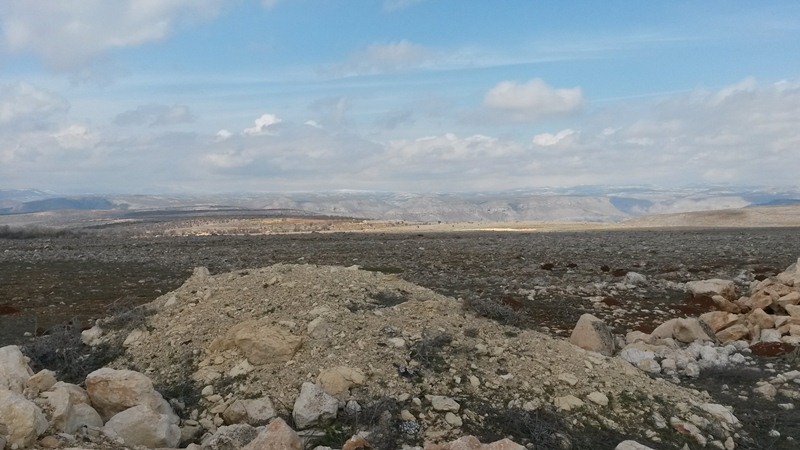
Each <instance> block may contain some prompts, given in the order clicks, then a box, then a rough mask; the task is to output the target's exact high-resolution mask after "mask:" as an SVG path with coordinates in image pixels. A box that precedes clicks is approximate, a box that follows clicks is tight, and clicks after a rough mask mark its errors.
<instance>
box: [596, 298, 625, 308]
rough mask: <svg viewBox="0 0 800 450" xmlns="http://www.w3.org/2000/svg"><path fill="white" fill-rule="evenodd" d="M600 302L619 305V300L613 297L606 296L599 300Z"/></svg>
mask: <svg viewBox="0 0 800 450" xmlns="http://www.w3.org/2000/svg"><path fill="white" fill-rule="evenodd" d="M600 302H601V303H604V304H606V305H608V306H619V305H620V304H621V303H620V301H619V300H617V299H615V298H614V297H606V298H604V299H602V300H600Z"/></svg>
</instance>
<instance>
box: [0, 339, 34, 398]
mask: <svg viewBox="0 0 800 450" xmlns="http://www.w3.org/2000/svg"><path fill="white" fill-rule="evenodd" d="M31 375H33V371H31V369H30V367H28V363H27V362H25V356H24V355H23V354H22V352H21V351H20V349H19V347H17V346H16V345H7V346H5V347H2V348H0V389H8V390H10V391H14V392H16V393H18V394H21V393H22V391H23V389H24V388H25V382H26V381H28V378H30V376H31Z"/></svg>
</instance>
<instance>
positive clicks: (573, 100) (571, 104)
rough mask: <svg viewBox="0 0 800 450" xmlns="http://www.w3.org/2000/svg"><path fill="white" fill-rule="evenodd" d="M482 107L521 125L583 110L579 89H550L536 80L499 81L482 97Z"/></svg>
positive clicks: (542, 82) (539, 80)
mask: <svg viewBox="0 0 800 450" xmlns="http://www.w3.org/2000/svg"><path fill="white" fill-rule="evenodd" d="M483 104H484V105H485V106H486V107H487V108H490V109H491V110H494V111H496V112H498V113H500V114H501V115H503V116H505V117H506V118H508V119H510V120H513V121H518V122H524V121H529V120H535V119H540V118H543V117H548V116H554V115H564V114H570V113H575V112H577V111H580V110H581V108H583V104H584V99H583V93H582V92H581V88H579V87H574V88H567V89H559V88H553V87H551V86H549V85H548V84H547V83H545V82H544V81H543V80H541V79H539V78H534V79H532V80H530V81H528V82H526V83H517V82H516V81H502V82H500V83H498V84H497V85H495V86H494V87H492V88H491V89H489V91H488V92H486V95H484V98H483Z"/></svg>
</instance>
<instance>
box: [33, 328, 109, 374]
mask: <svg viewBox="0 0 800 450" xmlns="http://www.w3.org/2000/svg"><path fill="white" fill-rule="evenodd" d="M22 351H23V353H25V355H26V356H28V358H30V359H31V361H30V365H31V368H33V370H34V371H39V370H42V369H49V370H52V371H54V372H55V373H56V377H57V378H58V379H59V380H61V381H65V382H68V383H74V384H82V383H83V381H84V379H85V378H86V375H88V374H89V373H91V372H93V371H95V370H97V369H99V368H101V367H104V366H106V365H107V364H108V363H110V362H111V361H113V360H114V359H116V358H117V357H118V356H120V355H121V354H122V346H120V345H112V344H101V345H98V346H96V347H90V346H88V345H85V344H84V343H83V342H81V335H80V328H78V327H75V326H73V325H59V326H56V327H53V328H51V329H50V330H49V331H48V332H47V333H46V334H44V335H43V336H39V337H37V338H36V339H34V340H32V341H31V342H29V343H28V344H27V345H25V346H23V347H22Z"/></svg>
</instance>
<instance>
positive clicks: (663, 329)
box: [650, 319, 678, 339]
mask: <svg viewBox="0 0 800 450" xmlns="http://www.w3.org/2000/svg"><path fill="white" fill-rule="evenodd" d="M677 322H678V319H669V320H667V321H666V322H664V323H662V324H661V325H659V326H657V327H656V328H655V329H654V330H653V331H652V332H650V336H652V337H653V339H672V336H673V333H674V330H675V324H676V323H677Z"/></svg>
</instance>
